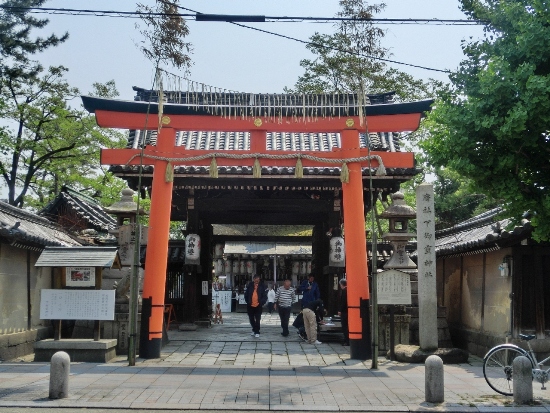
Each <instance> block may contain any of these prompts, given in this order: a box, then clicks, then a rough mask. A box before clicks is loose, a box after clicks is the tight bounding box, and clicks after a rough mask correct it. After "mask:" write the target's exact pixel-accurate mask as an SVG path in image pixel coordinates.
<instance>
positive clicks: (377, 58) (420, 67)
mask: <svg viewBox="0 0 550 413" xmlns="http://www.w3.org/2000/svg"><path fill="white" fill-rule="evenodd" d="M176 7H178V8H179V9H182V10H186V11H190V12H193V13H196V14H200V12H198V11H196V10H192V9H188V8H186V7H183V6H179V5H176ZM229 23H232V24H234V25H236V26H239V27H244V28H245V29H251V30H256V31H259V32H262V33H266V34H270V35H272V36H278V37H282V38H283V39H287V40H292V41H295V42H299V43H303V44H306V45H311V46H314V47H324V48H326V49H331V50H334V51H337V52H343V53H349V54H353V55H356V56H358V57H364V58H367V59H375V60H380V61H382V62H388V63H395V64H399V65H404V66H409V67H415V68H418V69H424V70H430V71H433V72H441V73H451V72H450V71H449V70H442V69H434V68H431V67H426V66H420V65H414V64H412V63H404V62H398V61H397V60H391V59H384V58H381V57H376V56H369V55H364V54H362V53H357V52H353V51H350V50H345V49H339V48H335V47H329V46H325V45H323V44H319V43H315V42H310V41H307V40H301V39H296V38H295V37H290V36H286V35H284V34H280V33H275V32H270V31H268V30H263V29H258V28H257V27H251V26H246V25H244V24H240V23H236V22H229Z"/></svg>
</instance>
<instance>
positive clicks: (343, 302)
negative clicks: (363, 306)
mask: <svg viewBox="0 0 550 413" xmlns="http://www.w3.org/2000/svg"><path fill="white" fill-rule="evenodd" d="M338 283H339V284H340V288H341V289H342V291H341V292H340V303H339V305H338V310H339V311H338V315H339V316H340V322H341V323H342V333H343V334H344V341H343V342H342V345H343V346H349V324H348V282H347V281H346V279H345V278H342V279H341V280H340V281H339V282H338Z"/></svg>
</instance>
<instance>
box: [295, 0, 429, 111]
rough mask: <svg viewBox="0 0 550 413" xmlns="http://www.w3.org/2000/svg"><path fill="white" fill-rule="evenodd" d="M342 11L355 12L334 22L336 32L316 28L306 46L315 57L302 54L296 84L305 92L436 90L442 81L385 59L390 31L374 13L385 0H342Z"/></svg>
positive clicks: (414, 93)
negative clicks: (377, 22)
mask: <svg viewBox="0 0 550 413" xmlns="http://www.w3.org/2000/svg"><path fill="white" fill-rule="evenodd" d="M340 8H341V10H340V11H339V12H338V13H337V17H346V18H353V20H347V21H346V20H344V21H341V22H339V23H337V24H336V25H335V33H334V34H320V33H315V34H314V35H313V36H311V37H310V39H309V44H308V45H307V49H308V50H309V51H311V52H312V53H313V54H314V55H315V58H314V59H303V60H302V61H301V62H300V66H302V67H303V68H304V74H303V75H302V76H300V77H299V78H298V81H297V82H296V84H295V86H294V89H293V90H292V89H288V88H287V91H296V92H300V93H333V92H338V93H345V92H350V93H357V92H358V93H361V92H362V93H370V94H376V93H382V92H389V91H395V92H396V98H397V100H400V101H407V100H415V99H422V98H426V97H430V96H433V94H434V92H433V91H434V89H435V88H437V87H439V85H440V84H439V82H436V81H433V80H431V81H429V82H424V81H422V80H418V79H415V78H413V77H412V76H410V75H409V74H407V73H404V72H401V71H399V70H397V69H394V68H391V67H388V66H387V64H386V63H385V62H384V61H383V60H380V59H387V58H389V57H390V53H389V50H388V49H386V48H384V47H383V46H382V39H383V37H384V35H385V31H384V30H382V29H380V28H378V27H376V26H375V25H374V24H373V22H372V21H371V20H369V19H370V18H372V17H373V16H374V15H375V14H377V13H380V12H381V11H383V10H384V8H385V4H383V3H381V4H369V3H368V1H366V0H340Z"/></svg>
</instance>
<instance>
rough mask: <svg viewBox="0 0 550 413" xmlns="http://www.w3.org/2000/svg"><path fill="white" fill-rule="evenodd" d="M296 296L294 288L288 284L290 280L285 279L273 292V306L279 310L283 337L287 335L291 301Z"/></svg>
mask: <svg viewBox="0 0 550 413" xmlns="http://www.w3.org/2000/svg"><path fill="white" fill-rule="evenodd" d="M295 297H296V293H295V292H294V288H292V287H291V286H290V280H285V281H284V283H283V285H282V287H279V288H278V289H277V293H276V294H275V307H276V308H277V309H278V311H279V317H280V318H281V327H282V328H283V332H282V333H281V335H282V336H283V337H286V336H288V320H289V319H290V312H291V310H292V303H293V302H294V299H295Z"/></svg>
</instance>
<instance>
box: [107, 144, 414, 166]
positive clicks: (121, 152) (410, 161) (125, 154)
mask: <svg viewBox="0 0 550 413" xmlns="http://www.w3.org/2000/svg"><path fill="white" fill-rule="evenodd" d="M264 145H265V143H264ZM213 152H216V153H229V154H248V155H250V154H253V153H262V154H269V155H285V154H294V155H296V154H298V153H304V154H308V155H313V156H318V157H322V158H329V159H341V158H347V157H352V156H355V155H354V154H352V152H350V151H347V150H342V151H334V152H313V151H312V152H289V151H266V150H265V149H264V150H257V151H214V150H208V151H205V150H187V149H185V148H184V147H181V146H179V147H175V148H174V149H173V150H172V151H171V152H158V151H157V149H156V147H155V146H148V147H147V148H145V151H144V153H145V154H146V155H154V156H163V157H166V158H171V159H173V158H189V157H192V156H199V155H206V154H211V153H213ZM139 154H140V150H138V149H102V150H101V164H102V165H125V164H126V163H127V162H128V160H129V159H130V158H131V157H132V156H134V155H139ZM358 154H359V156H360V157H364V156H367V155H368V150H367V149H361V150H360V151H359V152H358ZM371 155H379V156H380V157H382V161H383V162H384V166H385V167H386V168H413V167H414V154H413V153H412V152H375V151H371ZM211 159H212V158H210V157H209V158H206V159H204V160H198V161H190V160H187V159H182V160H179V161H172V163H173V164H174V165H194V166H209V165H210V162H211ZM260 162H261V163H262V164H263V165H270V166H280V167H282V166H290V167H294V166H296V158H293V159H262V158H260ZM153 163H154V160H153V159H151V158H147V157H146V156H145V157H144V158H143V164H144V165H153ZM216 163H217V164H218V166H252V165H253V164H254V158H248V159H228V158H223V157H216ZM139 164H140V161H139V157H136V158H134V159H133V160H132V161H131V162H130V165H139ZM302 164H303V166H305V167H316V166H317V167H340V166H342V165H341V164H340V163H328V162H318V161H310V160H307V159H303V158H302ZM371 164H372V166H373V167H377V166H378V162H377V161H376V160H372V161H371ZM361 166H363V167H368V166H369V162H368V161H363V162H362V163H361Z"/></svg>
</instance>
